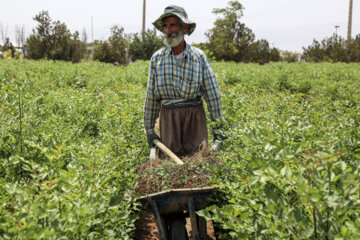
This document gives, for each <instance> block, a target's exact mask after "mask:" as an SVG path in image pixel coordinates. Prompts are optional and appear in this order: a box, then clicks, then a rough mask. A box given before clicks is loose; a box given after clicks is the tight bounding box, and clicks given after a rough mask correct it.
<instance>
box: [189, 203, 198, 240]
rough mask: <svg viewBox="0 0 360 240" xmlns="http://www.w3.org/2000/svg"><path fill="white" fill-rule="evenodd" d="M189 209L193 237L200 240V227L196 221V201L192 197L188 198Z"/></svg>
mask: <svg viewBox="0 0 360 240" xmlns="http://www.w3.org/2000/svg"><path fill="white" fill-rule="evenodd" d="M188 207H189V215H190V221H191V230H192V234H191V235H192V237H193V239H194V240H200V238H199V231H198V225H197V221H196V213H195V204H194V199H193V198H192V197H189V198H188Z"/></svg>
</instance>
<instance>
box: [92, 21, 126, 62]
mask: <svg viewBox="0 0 360 240" xmlns="http://www.w3.org/2000/svg"><path fill="white" fill-rule="evenodd" d="M128 46H129V42H128V41H127V40H126V37H125V34H124V28H123V27H121V28H120V27H119V26H113V27H112V28H111V36H110V37H109V38H108V40H107V41H104V42H100V44H99V45H97V46H95V48H94V57H93V58H94V60H99V61H101V62H107V63H115V62H117V63H119V64H126V63H127V51H128Z"/></svg>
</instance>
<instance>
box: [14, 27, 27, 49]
mask: <svg viewBox="0 0 360 240" xmlns="http://www.w3.org/2000/svg"><path fill="white" fill-rule="evenodd" d="M15 42H16V45H17V46H18V47H23V46H24V43H25V27H24V26H21V27H20V26H18V25H16V26H15Z"/></svg>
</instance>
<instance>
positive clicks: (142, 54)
mask: <svg viewBox="0 0 360 240" xmlns="http://www.w3.org/2000/svg"><path fill="white" fill-rule="evenodd" d="M163 45H164V44H163V39H162V38H161V37H158V36H157V35H156V30H155V29H154V30H150V29H148V30H147V31H146V32H145V33H144V36H139V34H138V33H135V34H132V35H130V46H129V54H130V59H131V61H136V60H138V59H141V60H149V59H150V58H151V56H152V54H153V53H154V52H155V51H157V50H158V49H160V48H161V47H162V46H163Z"/></svg>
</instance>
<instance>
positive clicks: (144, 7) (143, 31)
mask: <svg viewBox="0 0 360 240" xmlns="http://www.w3.org/2000/svg"><path fill="white" fill-rule="evenodd" d="M145 12H146V0H144V1H143V22H142V39H143V40H144V35H145Z"/></svg>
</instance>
